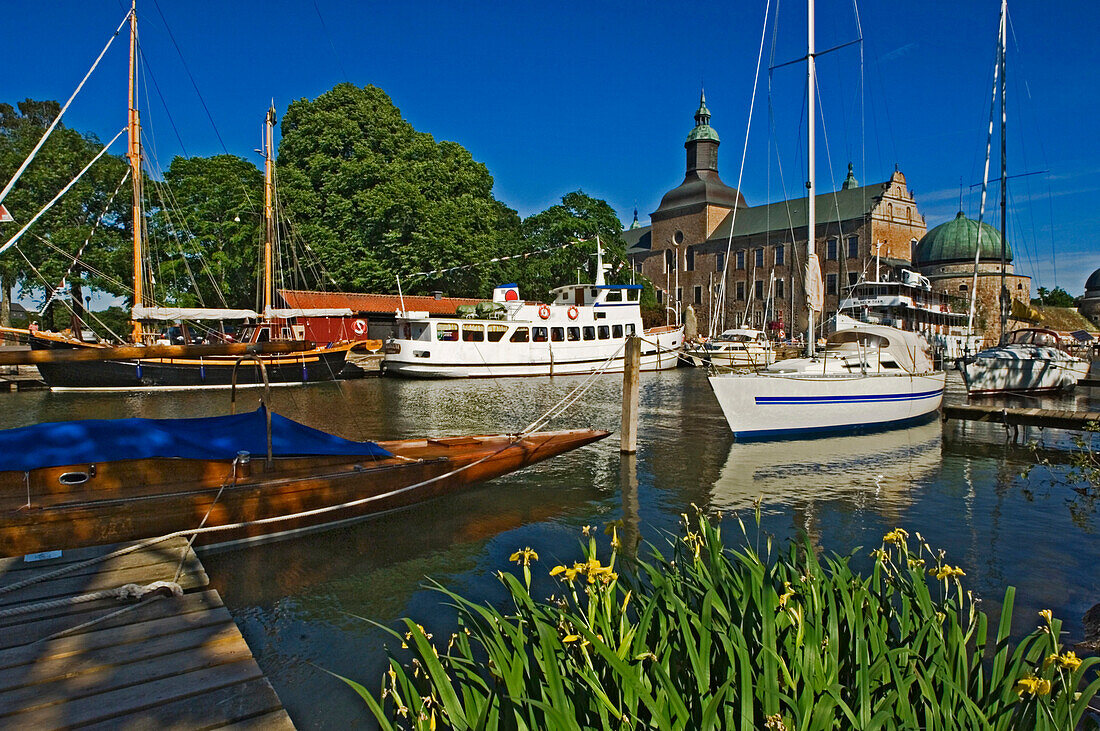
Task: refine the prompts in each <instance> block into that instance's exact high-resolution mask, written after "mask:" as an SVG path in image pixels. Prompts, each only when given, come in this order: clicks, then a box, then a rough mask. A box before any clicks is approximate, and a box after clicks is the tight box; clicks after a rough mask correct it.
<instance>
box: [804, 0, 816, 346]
mask: <svg viewBox="0 0 1100 731" xmlns="http://www.w3.org/2000/svg"><path fill="white" fill-rule="evenodd" d="M806 10H807V16H808V17H807V20H806V28H807V41H806V44H807V46H806V48H807V50H806V105H807V112H806V122H807V124H806V131H807V135H806V139H807V142H808V147H809V149H808V151H807V153H806V157H807V159H806V163H807V165H806V197H807V199H808V200H807V201H806V266H807V271H809V266H810V261H811V258H812V257H813V255H814V240H815V239H816V238H817V236H816V234H817V215H816V214H817V210H816V205H815V204H816V203H817V201H816V200H815V193H814V173H815V171H814V131H815V128H816V127H817V118H816V117H815V116H814V115H815V112H814V97H815V95H816V92H817V78H816V73H817V72H816V68H815V66H814V62H815V59H814V53H815V49H814V0H806ZM806 309H807V311H808V313H809V317H808V319H807V326H806V347H807V353H808V354H809V355H811V356H812V355H813V354H814V341H815V340H816V338H814V309H813V303H812V302H811V298H810V296H809V293H808V292H807V296H806Z"/></svg>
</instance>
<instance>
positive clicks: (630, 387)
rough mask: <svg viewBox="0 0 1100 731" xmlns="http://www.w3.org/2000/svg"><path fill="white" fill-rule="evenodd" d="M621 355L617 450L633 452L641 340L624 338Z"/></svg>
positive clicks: (636, 440)
mask: <svg viewBox="0 0 1100 731" xmlns="http://www.w3.org/2000/svg"><path fill="white" fill-rule="evenodd" d="M625 347H626V352H625V353H624V355H623V426H622V429H621V430H620V442H619V451H620V452H622V453H623V454H634V453H635V452H637V451H638V371H639V369H640V366H641V362H642V341H641V340H640V339H639V338H638V336H637V335H629V336H627V338H626V346H625Z"/></svg>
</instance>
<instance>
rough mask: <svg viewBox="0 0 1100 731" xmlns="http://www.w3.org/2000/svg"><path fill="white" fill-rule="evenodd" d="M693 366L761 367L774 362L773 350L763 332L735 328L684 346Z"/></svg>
mask: <svg viewBox="0 0 1100 731" xmlns="http://www.w3.org/2000/svg"><path fill="white" fill-rule="evenodd" d="M684 356H685V357H686V358H687V359H688V360H690V361H691V363H692V365H696V366H701V365H708V364H709V365H712V366H715V367H721V368H762V367H763V366H766V365H771V364H772V363H774V362H775V348H774V347H773V346H772V341H771V340H769V339H768V336H767V335H766V334H765V333H764V332H763V331H762V330H756V329H753V328H748V327H735V328H730V329H729V330H724V331H723V332H722V334H721V335H719V336H718V337H716V338H711V339H710V340H704V341H702V342H699V343H693V344H692V345H690V346H687V345H685V346H684Z"/></svg>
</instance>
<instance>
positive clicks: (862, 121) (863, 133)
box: [852, 0, 867, 276]
mask: <svg viewBox="0 0 1100 731" xmlns="http://www.w3.org/2000/svg"><path fill="white" fill-rule="evenodd" d="M852 13H853V15H854V16H855V20H856V33H857V34H858V35H859V37H860V38H861V39H862V38H863V21H862V20H861V19H860V17H859V0H852ZM866 98H867V86H866V82H865V79H864V57H863V41H862V40H861V41H860V42H859V145H860V153H861V154H862V156H863V159H862V160H861V161H860V164H861V166H862V167H861V169H860V173H861V174H862V175H863V176H864V181H863V182H865V183H866V182H867V179H866V176H867V110H866ZM860 187H861V189H862V191H863V193H862V195H861V198H862V199H863V200H862V201H861V203H862V207H861V208H860V210H862V211H866V210H867V186H866V185H863V186H860ZM863 269H864V271H866V270H867V261H866V260H864V262H863ZM860 276H862V275H860Z"/></svg>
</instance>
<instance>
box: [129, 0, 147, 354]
mask: <svg viewBox="0 0 1100 731" xmlns="http://www.w3.org/2000/svg"><path fill="white" fill-rule="evenodd" d="M129 109H130V114H129V124H128V129H127V135H128V140H129V147H128V150H127V152H126V157H127V158H129V160H130V180H131V183H132V185H133V191H134V202H133V217H134V222H133V227H134V306H135V307H141V306H143V305H144V304H145V290H144V284H145V281H144V280H145V277H144V273H143V263H144V252H143V245H142V244H143V242H142V235H141V234H142V225H143V220H142V208H141V195H142V190H141V187H142V186H141V122H140V120H139V118H138V108H137V0H131V5H130V79H129ZM133 341H134V342H135V343H140V342H141V341H142V326H141V322H139V321H137V320H134V321H133Z"/></svg>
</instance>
